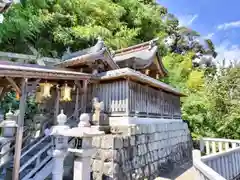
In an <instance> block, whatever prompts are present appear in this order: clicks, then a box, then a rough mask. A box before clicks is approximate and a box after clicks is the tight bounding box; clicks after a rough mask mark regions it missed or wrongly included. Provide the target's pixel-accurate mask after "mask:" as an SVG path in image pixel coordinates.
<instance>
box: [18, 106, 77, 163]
mask: <svg viewBox="0 0 240 180" xmlns="http://www.w3.org/2000/svg"><path fill="white" fill-rule="evenodd" d="M81 109H82V108H80V109H78V110H77V111H78V112H79V111H80V110H81ZM72 117H74V114H73V115H72V116H70V117H69V118H67V121H68V120H70V119H71V118H72ZM48 137H49V136H41V138H40V140H38V142H37V143H36V144H34V145H33V146H32V147H31V148H30V149H28V150H27V151H25V152H24V153H23V154H22V155H21V158H23V157H24V156H25V155H26V154H27V153H29V152H30V151H32V150H33V149H34V148H36V147H37V146H38V145H39V144H41V143H42V142H43V141H44V140H46V139H47V138H48Z"/></svg>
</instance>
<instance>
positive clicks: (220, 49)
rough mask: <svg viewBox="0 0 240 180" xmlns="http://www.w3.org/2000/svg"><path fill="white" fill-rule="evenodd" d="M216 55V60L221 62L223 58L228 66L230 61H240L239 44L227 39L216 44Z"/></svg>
mask: <svg viewBox="0 0 240 180" xmlns="http://www.w3.org/2000/svg"><path fill="white" fill-rule="evenodd" d="M216 51H217V53H218V56H217V57H216V61H217V62H218V63H222V61H223V59H225V60H226V61H225V63H226V64H225V65H226V66H228V65H230V63H231V62H232V61H237V62H240V45H235V44H234V45H233V44H231V43H230V42H228V41H225V42H223V43H222V44H220V45H219V46H216Z"/></svg>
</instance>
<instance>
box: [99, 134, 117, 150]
mask: <svg viewBox="0 0 240 180" xmlns="http://www.w3.org/2000/svg"><path fill="white" fill-rule="evenodd" d="M113 138H114V136H113V135H111V134H110V135H105V136H103V137H102V142H101V148H103V149H113V148H114V142H113Z"/></svg>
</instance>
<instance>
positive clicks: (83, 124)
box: [64, 114, 104, 180]
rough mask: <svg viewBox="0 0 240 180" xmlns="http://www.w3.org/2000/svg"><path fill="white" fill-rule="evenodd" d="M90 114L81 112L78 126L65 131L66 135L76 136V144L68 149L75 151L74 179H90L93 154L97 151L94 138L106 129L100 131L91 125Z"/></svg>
mask: <svg viewBox="0 0 240 180" xmlns="http://www.w3.org/2000/svg"><path fill="white" fill-rule="evenodd" d="M89 121H90V116H89V114H81V116H80V123H79V124H78V127H76V128H72V129H69V130H68V131H65V133H64V134H65V136H69V137H74V138H75V144H74V145H73V146H72V147H70V148H69V149H68V151H69V152H72V153H74V156H75V160H74V173H73V175H74V178H73V179H74V180H90V173H91V156H92V155H93V154H94V153H95V152H96V149H95V148H94V147H93V146H92V139H93V137H96V136H101V135H104V131H99V130H98V129H96V128H92V127H91V126H90V123H89Z"/></svg>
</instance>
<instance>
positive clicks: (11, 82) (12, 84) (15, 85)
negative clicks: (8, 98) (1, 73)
mask: <svg viewBox="0 0 240 180" xmlns="http://www.w3.org/2000/svg"><path fill="white" fill-rule="evenodd" d="M6 79H7V80H8V82H9V83H10V85H11V86H12V87H13V88H14V89H15V90H16V91H17V92H18V93H19V94H21V89H20V88H19V87H18V85H17V83H16V82H15V81H14V79H13V78H11V77H6Z"/></svg>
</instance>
